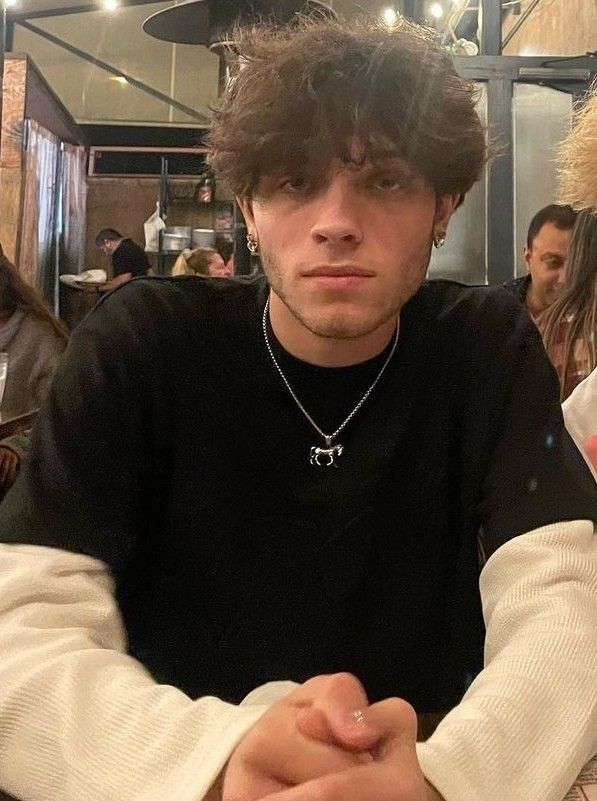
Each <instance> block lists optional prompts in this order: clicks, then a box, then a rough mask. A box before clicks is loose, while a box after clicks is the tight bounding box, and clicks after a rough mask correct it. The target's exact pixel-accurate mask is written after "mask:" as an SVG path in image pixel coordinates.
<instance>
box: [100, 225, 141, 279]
mask: <svg viewBox="0 0 597 801" xmlns="http://www.w3.org/2000/svg"><path fill="white" fill-rule="evenodd" d="M95 244H96V245H97V247H98V248H99V249H100V250H101V251H102V253H104V254H105V255H107V256H110V257H111V261H112V278H110V279H109V280H108V281H106V283H105V284H104V286H102V287H101V291H102V292H108V291H109V290H110V289H116V287H118V286H120V285H121V284H125V283H126V282H127V281H130V280H131V278H136V277H137V276H140V275H147V271H148V270H149V269H150V264H149V260H148V258H147V253H146V252H145V251H144V250H143V248H142V247H141V246H140V245H138V244H137V243H136V242H133V240H132V239H129V238H128V237H123V236H122V234H120V233H119V232H118V231H116V230H115V229H114V228H103V229H102V230H101V231H100V232H99V234H98V235H97V236H96V237H95Z"/></svg>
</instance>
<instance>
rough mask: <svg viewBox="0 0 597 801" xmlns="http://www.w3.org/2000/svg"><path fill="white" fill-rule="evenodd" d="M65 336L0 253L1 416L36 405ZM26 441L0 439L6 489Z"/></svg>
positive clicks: (0, 476) (0, 473)
mask: <svg viewBox="0 0 597 801" xmlns="http://www.w3.org/2000/svg"><path fill="white" fill-rule="evenodd" d="M67 339H68V333H67V330H66V327H65V326H64V325H63V324H62V323H61V321H60V320H58V319H57V318H56V317H54V315H53V314H52V313H51V312H50V311H49V309H47V308H46V306H45V304H44V303H43V301H42V300H41V298H39V297H38V295H37V293H36V292H35V290H34V289H33V288H32V287H30V286H29V284H27V283H26V282H25V281H24V280H23V278H21V276H20V275H19V273H18V271H17V270H16V268H15V267H14V266H13V265H12V264H11V263H10V262H9V261H8V259H7V258H6V257H5V256H4V255H0V352H2V353H6V354H7V356H8V365H7V373H6V383H5V385H4V394H3V396H2V406H1V408H2V412H3V414H4V416H6V415H7V414H8V415H13V414H21V413H25V412H29V411H33V410H35V409H38V408H39V407H40V406H41V404H42V402H43V400H44V398H45V396H46V395H47V393H48V390H49V388H50V383H51V381H52V378H53V375H54V372H55V370H56V367H57V366H58V362H59V360H60V357H61V355H62V352H63V350H64V348H65V347H66V342H67ZM28 444H29V440H28V437H27V436H26V435H21V434H16V435H14V436H12V437H8V438H7V439H4V440H2V441H1V442H0V489H3V490H5V489H7V487H8V486H10V484H11V483H12V481H13V480H14V477H15V475H16V471H17V468H18V466H19V462H20V460H21V459H22V457H23V456H24V455H25V453H26V452H27V450H28Z"/></svg>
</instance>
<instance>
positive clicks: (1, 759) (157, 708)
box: [0, 545, 270, 801]
mask: <svg viewBox="0 0 597 801" xmlns="http://www.w3.org/2000/svg"><path fill="white" fill-rule="evenodd" d="M112 589H113V588H112V581H111V579H110V576H109V574H108V571H107V569H106V567H105V565H104V564H103V563H102V562H99V561H97V560H95V559H91V558H89V557H86V556H81V555H79V554H72V553H68V552H66V551H61V550H54V549H50V548H43V547H37V546H26V545H4V546H0V787H1V788H2V789H4V790H5V791H7V792H9V793H11V794H12V795H14V796H16V797H18V798H20V799H23V801H40V800H41V799H43V801H123V799H126V798H131V799H132V798H134V799H135V801H164V799H176V801H197V800H198V799H201V798H202V797H203V796H204V795H205V794H206V792H207V791H208V789H209V787H210V786H211V784H212V783H213V781H214V779H215V778H216V777H217V776H218V774H219V772H220V771H221V769H222V767H223V766H224V764H225V763H226V761H227V759H228V757H229V755H230V753H231V752H232V750H233V749H234V747H235V746H236V744H237V742H238V741H239V739H240V738H241V737H242V736H243V735H244V733H245V732H246V731H247V729H248V728H250V727H251V726H252V725H253V724H254V723H255V721H256V720H257V719H258V718H259V717H260V715H261V714H262V713H263V712H264V711H265V709H266V708H267V707H266V705H265V704H266V703H269V702H270V701H269V699H268V695H267V693H262V694H261V697H259V694H255V695H254V697H253V699H251V698H249V699H247V701H248V702H247V704H246V705H244V704H243V705H242V706H240V707H237V706H233V705H231V704H227V703H224V702H223V701H219V700H218V699H216V698H200V699H199V700H197V701H191V700H190V699H189V698H188V697H187V696H186V695H184V694H183V693H182V692H180V691H179V690H177V689H175V688H174V687H169V686H162V685H158V684H156V683H155V682H154V680H153V679H152V678H151V676H150V675H149V674H148V672H147V671H146V670H145V669H144V668H143V667H142V666H141V665H140V664H139V663H138V662H136V661H135V660H134V659H132V658H131V657H129V656H127V655H126V654H125V653H124V651H125V634H124V629H123V625H122V622H121V619H120V615H119V611H118V608H117V605H116V603H115V601H114V599H113V596H112Z"/></svg>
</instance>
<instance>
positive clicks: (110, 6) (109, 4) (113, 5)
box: [103, 0, 118, 11]
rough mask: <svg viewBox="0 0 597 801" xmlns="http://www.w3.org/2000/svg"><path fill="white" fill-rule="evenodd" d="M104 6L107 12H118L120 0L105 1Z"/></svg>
mask: <svg viewBox="0 0 597 801" xmlns="http://www.w3.org/2000/svg"><path fill="white" fill-rule="evenodd" d="M103 6H104V8H105V9H106V11H116V9H117V8H118V0H103Z"/></svg>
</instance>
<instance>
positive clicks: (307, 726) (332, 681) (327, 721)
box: [297, 673, 379, 751]
mask: <svg viewBox="0 0 597 801" xmlns="http://www.w3.org/2000/svg"><path fill="white" fill-rule="evenodd" d="M325 679H327V681H326V683H325V685H323V686H321V685H318V686H317V689H318V692H317V694H316V695H315V697H313V698H312V701H311V703H310V704H309V705H308V706H306V707H305V708H304V709H302V710H301V714H300V716H299V717H298V721H297V722H298V726H299V728H300V729H301V731H303V732H304V733H305V734H307V735H308V736H311V737H317V738H318V739H323V738H325V740H326V741H328V742H335V743H336V744H338V745H340V746H342V748H346V749H347V750H351V751H368V750H369V749H370V748H373V747H374V746H375V744H376V743H377V742H378V740H379V733H378V731H377V730H376V729H375V728H373V727H372V726H370V725H369V723H368V722H367V716H366V715H365V714H364V710H366V709H367V707H368V706H369V701H368V698H367V694H366V692H365V690H364V689H363V685H362V684H361V683H360V681H359V680H358V679H357V678H356V677H355V676H353V675H351V674H350V673H336V674H333V675H331V676H326V677H325ZM314 681H315V680H314ZM309 685H310V682H306V683H305V685H303V686H304V688H305V690H306V691H309V690H312V689H314V688H310V687H309Z"/></svg>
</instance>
